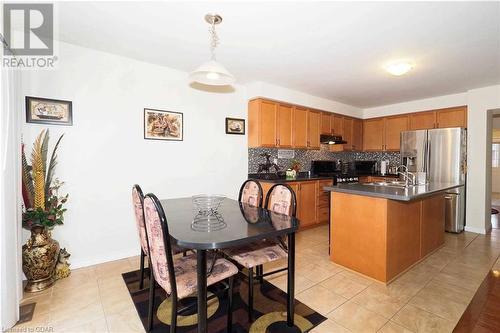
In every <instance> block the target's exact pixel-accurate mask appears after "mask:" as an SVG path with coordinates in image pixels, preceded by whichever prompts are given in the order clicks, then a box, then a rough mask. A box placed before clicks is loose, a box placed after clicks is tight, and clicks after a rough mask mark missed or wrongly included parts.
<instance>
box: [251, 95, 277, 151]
mask: <svg viewBox="0 0 500 333" xmlns="http://www.w3.org/2000/svg"><path fill="white" fill-rule="evenodd" d="M278 105H279V104H278V103H276V102H272V101H267V100H263V99H254V100H251V101H250V102H249V103H248V146H249V147H276V146H277V145H278V135H277V134H278V133H277V125H278Z"/></svg>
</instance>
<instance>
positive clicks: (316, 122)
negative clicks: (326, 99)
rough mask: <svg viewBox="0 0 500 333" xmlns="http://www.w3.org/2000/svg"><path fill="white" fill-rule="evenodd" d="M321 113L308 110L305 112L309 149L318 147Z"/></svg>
mask: <svg viewBox="0 0 500 333" xmlns="http://www.w3.org/2000/svg"><path fill="white" fill-rule="evenodd" d="M320 122H321V113H320V112H319V111H312V110H309V111H308V112H307V127H308V128H307V147H308V148H309V149H319V145H320V143H319V136H320V126H321V123H320Z"/></svg>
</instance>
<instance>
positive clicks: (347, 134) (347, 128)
mask: <svg viewBox="0 0 500 333" xmlns="http://www.w3.org/2000/svg"><path fill="white" fill-rule="evenodd" d="M353 121H354V120H353V119H352V118H347V117H346V118H344V124H343V129H342V130H343V132H344V134H343V135H342V138H343V139H344V141H347V143H346V144H345V145H344V150H345V151H350V150H352V127H353Z"/></svg>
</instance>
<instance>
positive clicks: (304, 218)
mask: <svg viewBox="0 0 500 333" xmlns="http://www.w3.org/2000/svg"><path fill="white" fill-rule="evenodd" d="M297 184H298V192H295V195H296V196H297V218H298V219H299V220H300V227H301V228H304V227H309V226H312V225H314V224H316V223H317V206H318V198H317V191H318V181H312V182H309V181H303V182H297Z"/></svg>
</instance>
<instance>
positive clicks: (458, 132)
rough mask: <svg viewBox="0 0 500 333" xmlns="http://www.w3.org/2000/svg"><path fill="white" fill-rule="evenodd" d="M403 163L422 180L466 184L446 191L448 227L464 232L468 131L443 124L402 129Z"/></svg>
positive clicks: (448, 228) (446, 222) (455, 231)
mask: <svg viewBox="0 0 500 333" xmlns="http://www.w3.org/2000/svg"><path fill="white" fill-rule="evenodd" d="M401 163H402V164H404V165H406V167H407V168H408V171H409V172H412V173H415V174H416V175H418V176H419V180H421V181H422V182H425V183H427V182H442V183H457V184H462V185H463V186H460V187H458V188H456V189H454V190H450V191H448V192H447V193H446V195H445V200H446V205H445V207H446V211H445V230H446V231H448V232H454V233H460V232H462V231H463V230H464V225H465V188H466V170H467V131H466V130H465V129H463V128H440V129H430V130H417V131H405V132H401Z"/></svg>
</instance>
